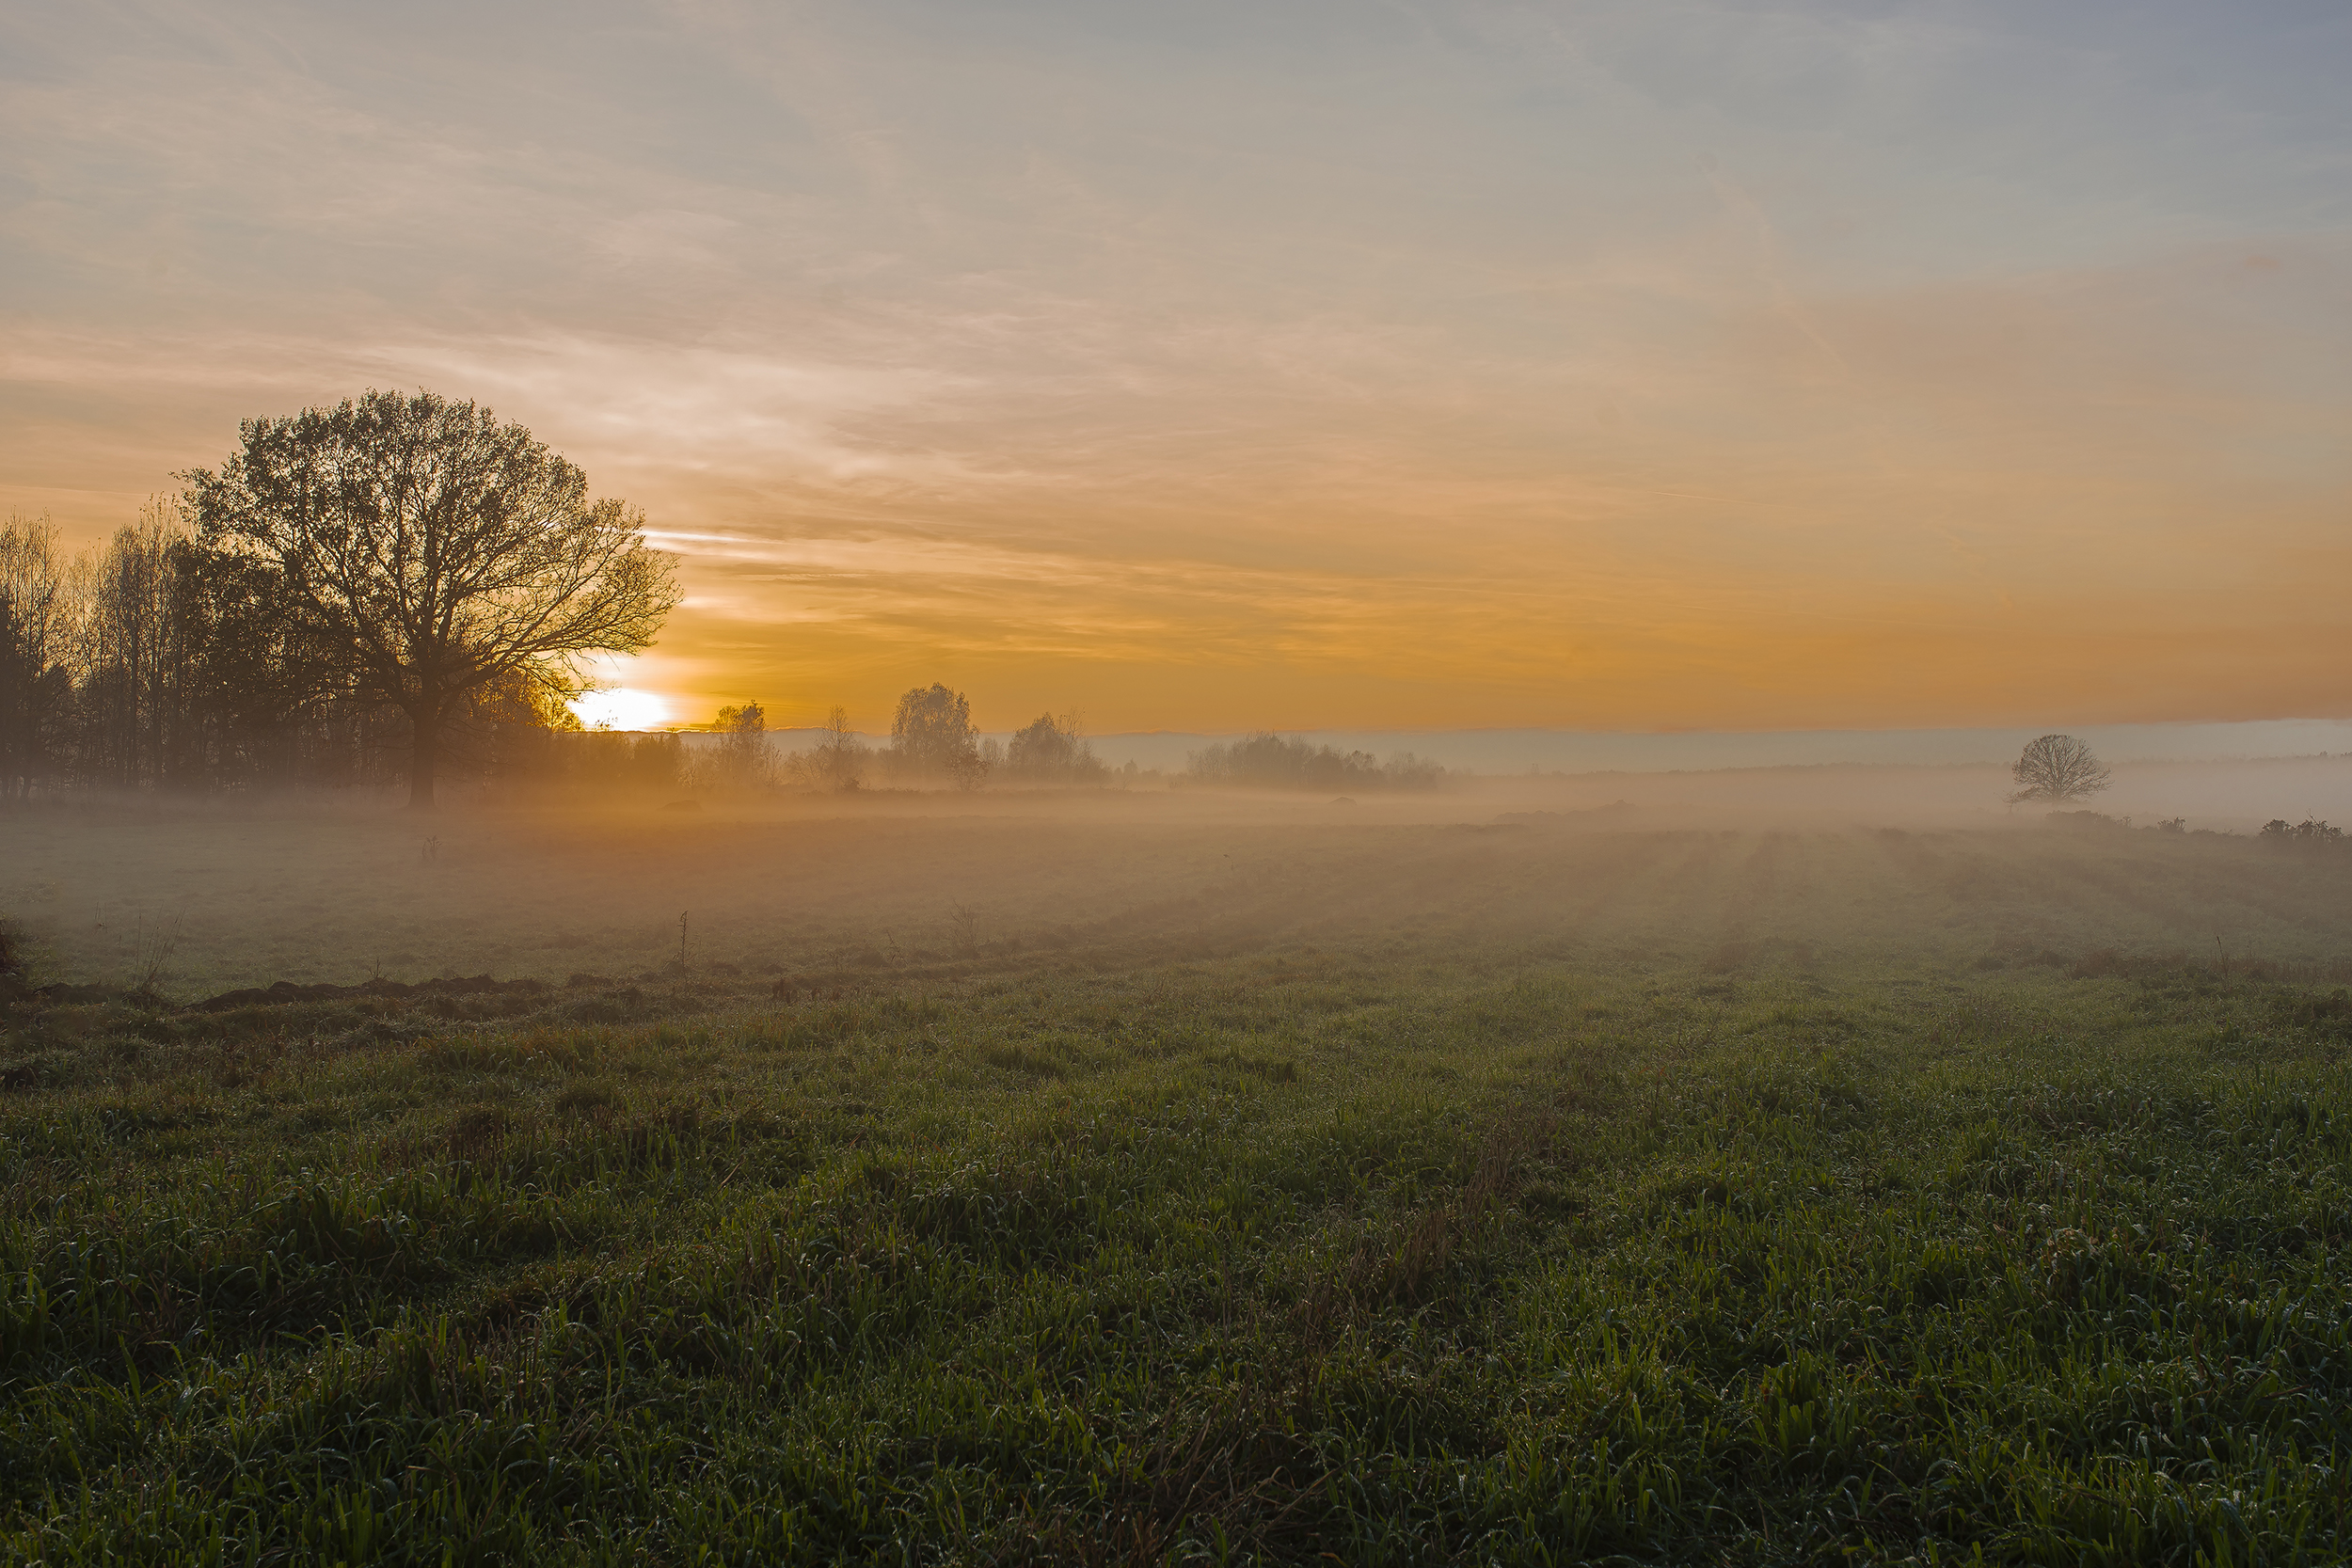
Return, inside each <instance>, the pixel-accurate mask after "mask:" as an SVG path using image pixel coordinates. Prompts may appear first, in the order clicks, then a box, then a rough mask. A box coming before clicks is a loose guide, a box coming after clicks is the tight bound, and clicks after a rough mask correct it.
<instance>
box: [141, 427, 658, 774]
mask: <svg viewBox="0 0 2352 1568" xmlns="http://www.w3.org/2000/svg"><path fill="white" fill-rule="evenodd" d="M240 434H241V436H243V446H242V448H241V450H239V451H235V452H233V453H231V454H230V458H229V460H228V461H227V462H226V463H223V464H222V465H221V466H220V468H219V471H218V472H214V471H212V470H209V469H204V468H199V469H196V470H194V471H193V472H190V473H187V474H184V475H183V476H182V477H183V479H185V480H186V481H187V482H188V487H189V488H188V495H189V499H190V501H191V502H192V503H193V509H194V511H195V513H196V517H197V522H198V527H199V531H200V534H201V536H202V538H203V540H204V542H205V543H206V544H207V545H209V546H215V547H217V548H222V549H226V550H230V551H232V552H236V553H240V554H244V555H246V556H249V557H251V558H253V559H255V560H257V561H258V562H262V564H263V565H265V566H266V567H267V568H269V569H270V570H271V571H272V572H273V573H275V574H278V575H279V577H280V578H281V580H282V584H283V589H284V599H285V601H286V603H287V606H288V608H289V610H290V611H291V612H292V613H294V614H297V615H299V616H301V617H302V618H303V619H304V620H305V621H307V622H308V623H310V625H311V626H312V627H313V628H314V630H315V632H316V634H317V636H318V638H319V640H320V641H321V642H322V643H323V644H324V645H325V646H326V647H327V648H329V649H330V650H331V662H332V663H333V666H334V673H335V676H336V681H337V684H338V685H339V686H340V688H341V689H342V693H343V694H344V695H346V696H349V697H351V698H354V699H356V700H358V701H359V702H363V703H371V704H382V705H386V706H389V707H394V708H398V709H399V710H400V711H401V712H402V713H404V714H405V715H407V717H408V722H409V730H410V735H411V752H410V757H409V767H408V803H409V804H410V805H411V806H417V807H430V806H431V805H432V804H433V785H434V779H435V775H436V773H437V768H438V764H439V761H440V755H441V741H442V732H443V729H444V727H445V726H446V725H447V724H448V723H449V722H450V721H453V720H455V719H460V718H462V717H463V716H464V715H465V714H466V713H467V712H468V711H469V709H470V707H471V705H473V703H474V701H475V700H476V698H477V696H478V695H479V694H480V693H482V692H485V691H486V690H491V689H496V688H498V687H500V686H501V685H508V686H511V685H514V684H516V683H520V684H521V685H523V686H525V687H528V688H530V689H533V690H534V691H536V692H538V693H539V694H540V695H541V696H542V697H543V698H545V699H548V700H552V699H554V698H557V697H567V696H571V695H574V694H576V693H577V692H578V691H579V689H580V678H579V673H578V663H579V661H580V659H582V658H584V657H587V656H588V655H591V654H596V653H635V652H637V651H638V650H639V649H641V648H644V646H646V645H647V644H648V643H650V642H651V641H653V637H654V633H655V632H656V631H657V630H658V629H660V626H661V622H662V619H663V617H665V616H666V615H668V614H669V612H670V611H671V610H673V609H674V608H675V606H676V604H677V601H678V594H677V589H676V586H675V583H674V581H673V580H672V578H671V575H670V566H669V562H668V560H667V558H666V557H663V556H661V555H660V554H658V553H656V552H655V551H653V550H651V549H649V548H647V547H646V545H645V538H644V515H642V514H641V513H638V512H636V511H633V510H631V509H630V508H629V507H628V506H626V505H624V504H623V503H622V502H620V501H617V500H612V499H605V500H591V499H589V497H588V479H587V476H586V475H584V474H582V473H581V472H580V470H579V469H578V468H576V467H573V466H572V465H571V464H569V463H567V462H565V461H564V459H563V458H561V457H559V456H557V455H556V454H555V453H554V452H552V451H548V449H547V448H546V447H545V446H542V445H541V444H540V443H539V442H538V441H536V440H534V439H532V435H531V432H530V431H528V430H525V429H524V428H523V427H522V426H521V425H518V424H513V423H501V421H500V420H498V419H497V418H496V417H495V416H494V415H492V414H491V412H490V411H489V410H488V409H486V408H478V407H476V406H475V405H474V404H470V403H451V402H449V401H448V400H447V399H444V398H439V397H436V396H434V395H433V394H432V393H430V392H419V393H418V394H417V395H416V396H414V397H405V396H403V395H401V394H400V393H398V392H370V393H368V394H367V395H366V396H365V397H363V398H361V399H360V400H359V401H358V402H357V403H344V404H341V405H340V406H338V407H335V408H312V409H309V410H306V411H305V412H303V413H301V414H297V415H295V416H294V417H293V418H292V419H282V420H246V422H245V423H244V425H243V426H241V427H240Z"/></svg>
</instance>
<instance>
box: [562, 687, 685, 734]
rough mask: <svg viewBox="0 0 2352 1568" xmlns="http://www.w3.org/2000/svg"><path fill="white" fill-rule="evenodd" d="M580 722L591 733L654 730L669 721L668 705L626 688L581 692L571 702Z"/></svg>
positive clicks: (664, 700) (661, 699)
mask: <svg viewBox="0 0 2352 1568" xmlns="http://www.w3.org/2000/svg"><path fill="white" fill-rule="evenodd" d="M570 707H571V710H572V712H573V714H574V715H575V716H577V717H578V718H579V720H580V722H581V723H582V724H584V725H586V726H587V727H588V728H589V729H592V730H650V729H656V728H658V727H660V725H661V723H662V722H663V721H666V720H667V719H668V718H669V717H670V705H669V703H668V701H667V700H666V699H664V698H661V697H657V696H655V695H654V694H653V693H652V692H650V691H638V690H633V689H630V688H628V687H626V686H615V687H611V688H609V689H605V690H602V691H588V692H583V693H581V694H580V696H577V697H575V698H573V699H572V700H571V703H570Z"/></svg>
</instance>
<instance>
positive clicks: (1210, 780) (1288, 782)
mask: <svg viewBox="0 0 2352 1568" xmlns="http://www.w3.org/2000/svg"><path fill="white" fill-rule="evenodd" d="M1185 773H1186V775H1187V777H1189V778H1190V779H1191V780H1192V781H1193V782H1195V783H1197V784H1226V785H1236V784H1237V785H1241V786H1244V787H1248V788H1255V789H1316V790H1338V789H1435V788H1437V787H1438V784H1439V783H1440V782H1441V781H1442V780H1443V779H1444V777H1445V769H1444V768H1440V767H1438V764H1436V763H1435V762H1430V761H1425V760H1423V759H1422V758H1420V757H1417V756H1415V755H1413V753H1412V752H1398V753H1397V754H1396V755H1394V756H1392V757H1391V758H1390V759H1389V760H1388V761H1387V762H1385V763H1383V762H1382V761H1380V759H1379V758H1377V757H1375V756H1374V755H1373V754H1372V753H1371V752H1339V751H1335V750H1333V749H1332V748H1331V747H1328V746H1316V745H1313V744H1311V743H1310V742H1309V741H1307V740H1306V739H1305V738H1303V737H1301V736H1279V735H1276V734H1274V733H1273V732H1271V731H1262V732H1260V733H1259V734H1257V735H1251V736H1243V737H1242V738H1241V739H1239V740H1224V741H1219V742H1217V743H1216V745H1214V746H1209V747H1205V748H1203V749H1202V750H1200V751H1198V752H1193V753H1192V755H1191V757H1190V759H1189V763H1188V766H1187V767H1186V768H1185Z"/></svg>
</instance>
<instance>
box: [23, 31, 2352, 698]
mask: <svg viewBox="0 0 2352 1568" xmlns="http://www.w3.org/2000/svg"><path fill="white" fill-rule="evenodd" d="M2045 10H2046V8H2028V7H2024V6H2017V7H2004V6H1980V7H1970V8H1964V9H1963V8H1948V7H1942V6H1930V5H1913V6H1896V7H1869V8H1860V7H1848V6H1841V5H1827V4H1823V5H1809V6H1799V5H1782V6H1769V7H1757V6H1728V5H1675V4H1666V5H1657V4H1645V5H1641V6H1638V7H1637V6H1631V5H1628V6H1623V7H1614V8H1613V7H1609V6H1598V7H1595V6H1574V7H1570V6H1565V5H1562V6H1537V5H1501V4H1492V5H1480V4H1470V5H1459V4H1447V5H1436V4H1429V5H1406V4H1390V5H1386V6H1381V7H1369V8H1368V7H1361V6H1356V5H1349V6H1344V7H1343V6H1339V5H1302V6H1298V7H1290V8H1265V7H1243V6H1230V7H1227V6H1217V5H1207V6H1200V7H1184V8H1168V7H1155V6H1143V5H1136V6H1132V7H1127V6H1110V7H1104V6H1091V5H1090V6H1085V7H1080V6H1075V5H1069V6H1063V5H1046V4H1030V5H1018V4H1009V5H1006V6H1002V7H988V8H969V7H951V6H945V5H894V4H864V5H858V6H849V5H832V4H820V5H800V6H792V7H782V8H778V7H748V6H744V7H735V6H727V5H717V4H696V5H671V6H655V5H646V6H624V5H588V6H580V7H564V8H555V7H517V8H492V9H487V10H485V9H484V8H465V9H462V10H461V9H459V8H454V7H449V8H436V7H431V6H424V7H414V8H399V9H398V10H383V9H380V8H379V9H378V10H375V11H371V12H364V13H363V12H342V11H334V12H329V11H323V10H321V9H319V8H310V7H298V6H294V5H285V6H269V5H252V6H246V7H230V8H219V7H205V8H196V7H192V6H188V7H182V6H172V5H125V6H115V7H91V8H57V9H56V10H55V11H54V12H51V11H44V12H40V13H39V14H36V13H35V12H34V11H33V9H32V8H24V10H23V12H22V13H21V14H19V15H18V16H16V17H15V18H14V19H13V20H12V21H10V22H9V23H8V24H7V25H8V29H9V36H8V50H7V51H6V54H7V57H8V59H9V60H10V61H11V62H13V63H12V64H11V65H10V66H9V67H8V70H9V71H10V73H11V74H10V78H9V80H8V92H7V93H6V94H5V99H4V106H0V134H4V136H5V141H6V144H7V147H8V149H9V150H8V153H7V154H6V158H7V163H6V165H5V166H0V167H4V168H5V181H6V183H5V187H0V189H4V191H5V198H6V204H5V214H6V215H5V238H6V240H7V242H8V245H9V247H10V251H11V254H12V256H14V257H17V258H20V259H21V261H22V264H21V265H18V266H12V268H11V269H10V274H9V277H8V281H7V282H6V283H5V284H0V308H4V309H5V310H6V321H7V325H8V331H7V333H6V335H5V339H0V501H5V502H6V503H8V504H12V505H15V506H17V507H20V508H22V509H25V510H32V511H39V510H44V509H45V510H48V511H51V512H53V513H54V514H56V515H57V516H58V517H59V518H60V519H61V520H63V521H65V522H67V523H68V524H69V526H70V527H72V528H73V529H74V530H76V531H78V532H79V533H81V534H82V535H84V536H86V537H94V536H95V535H96V534H97V533H98V532H100V531H103V529H105V528H108V527H111V526H113V525H114V524H115V523H117V522H119V521H122V520H126V519H127V518H128V516H129V515H132V513H133V512H135V507H136V503H137V500H138V499H140V498H141V497H143V496H144V495H145V494H146V493H148V492H150V491H152V490H156V489H162V488H167V487H168V486H169V485H170V483H172V482H171V480H170V477H169V476H170V474H171V473H172V472H173V471H174V470H177V469H180V468H184V467H190V466H192V465H196V464H206V463H211V462H214V461H216V460H217V459H218V458H219V456H220V455H221V454H222V453H223V452H225V451H227V450H228V448H229V446H230V444H231V443H232V442H233V439H234V431H235V424H236V421H237V420H238V419H239V418H242V417H247V416H251V415H256V414H269V413H280V412H287V411H291V410H292V409H294V408H297V407H300V406H303V405H305V404H312V403H318V402H323V401H330V400H333V399H336V398H339V397H342V396H346V395H349V394H351V393H353V392H355V391H357V390H358V389H359V388H363V387H367V386H372V385H373V386H416V385H426V386H431V387H434V388H437V389H439V390H442V391H445V392H449V393H453V394H456V395H462V396H471V397H476V398H479V399H481V400H483V401H485V402H486V403H489V404H492V405H494V406H495V407H497V408H499V409H500V410H501V412H503V413H505V414H507V415H510V416H512V417H516V418H519V419H522V420H525V421H526V422H528V423H530V424H531V425H532V428H533V429H534V430H536V431H537V432H538V433H539V434H540V435H541V436H544V437H545V438H547V439H548V440H550V441H551V442H553V443H554V444H555V445H557V446H558V447H559V448H560V449H562V450H564V451H566V452H567V453H569V454H570V455H572V456H573V457H575V458H576V459H577V460H579V461H580V462H581V463H582V464H583V466H585V467H587V468H588V469H589V472H590V474H591V476H592V479H594V480H595V481H596V483H597V484H598V485H599V486H600V487H602V488H604V489H607V490H609V491H611V492H614V493H620V494H624V495H627V496H628V497H629V498H630V499H634V500H636V501H639V502H641V503H642V504H644V505H645V506H646V507H647V508H648V510H649V512H650V513H651V515H653V516H654V517H655V518H656V520H657V523H658V525H659V527H660V531H661V536H662V539H663V541H664V543H665V544H667V545H668V546H670V547H673V548H675V549H676V550H678V552H679V553H680V556H681V558H682V561H683V562H684V566H685V577H686V580H687V582H688V585H689V588H690V595H691V596H690V599H689V602H688V604H687V606H686V608H685V609H684V610H681V611H680V613H679V614H678V616H677V617H676V618H675V621H674V622H673V624H672V628H671V631H670V634H669V635H668V636H666V637H665V639H664V641H663V643H662V645H661V647H660V649H658V650H657V651H656V652H655V653H654V654H652V655H649V656H647V657H645V658H644V659H643V660H641V661H639V663H638V666H637V667H636V668H634V669H633V670H631V671H630V672H629V673H628V683H629V684H631V685H633V686H638V687H646V688H649V689H658V690H661V691H664V692H666V693H669V694H672V695H674V696H675V698H676V699H677V700H678V703H679V704H680V705H681V708H682V709H683V710H685V711H696V710H698V709H699V708H701V707H704V706H711V707H715V706H716V705H717V704H718V703H720V702H722V701H740V700H742V699H744V698H747V697H757V698H760V699H762V700H763V701H765V702H767V703H768V705H770V708H771V712H773V713H775V714H776V715H777V716H778V717H779V718H780V719H783V720H785V721H805V720H807V719H811V718H814V717H816V716H818V715H821V713H822V712H823V710H824V709H825V708H826V707H827V706H829V705H831V704H833V703H834V702H845V703H847V704H849V705H850V706H851V708H852V710H853V712H854V713H856V714H857V715H858V717H859V718H860V720H861V721H863V722H865V723H866V724H868V725H869V726H871V725H874V724H878V723H879V722H881V721H882V718H883V715H884V713H885V712H886V707H887V705H888V703H889V701H890V700H891V698H892V697H893V695H894V694H895V693H896V692H897V691H898V690H900V689H904V688H905V687H906V686H907V685H909V684H913V683H915V682H927V681H929V680H930V679H933V678H944V679H947V680H949V681H951V682H954V683H956V684H959V685H961V686H964V687H967V688H968V689H971V690H972V691H973V693H974V696H975V699H976V702H977V704H978V705H979V709H980V712H981V716H982V718H983V721H984V722H989V723H992V724H999V725H1002V724H1006V723H1012V722H1018V721H1021V720H1023V719H1024V718H1025V717H1029V716H1033V713H1034V711H1037V710H1041V709H1043V708H1047V707H1052V708H1055V709H1057V710H1058V709H1064V708H1068V707H1073V706H1075V707H1083V708H1085V709H1086V710H1087V711H1088V712H1089V714H1090V715H1091V716H1092V717H1093V719H1094V721H1096V722H1097V723H1098V724H1100V725H1102V726H1104V727H1113V728H1152V727H1168V728H1183V729H1224V728H1235V727H1242V726H1249V725H1259V724H1266V725H1277V726H1319V727H1368V726H1391V727H1414V728H1428V727H1442V726H1446V725H1453V724H1460V725H1496V724H1560V725H1578V726H1596V727H1630V728H1676V727H1693V726H1708V727H1779V726H1805V725H1832V726H1847V727H1857V726H1870V725H1880V724H1889V725H1895V724H1901V725H1917V724H1937V723H1950V724H1968V723H2012V722H2016V723H2036V722H2042V721H2051V722H2090V721H2154V720H2164V719H2192V718H2198V719H2221V718H2254V717H2265V716H2275V715H2285V714H2302V715H2321V714H2340V713H2343V712H2344V711H2345V708H2346V704H2347V699H2352V681H2348V680H2347V678H2346V677H2344V676H2343V675H2342V674H2341V673H2339V672H2341V671H2343V670H2344V669H2346V668H2347V667H2352V666H2348V665H2347V661H2346V659H2345V657H2344V656H2345V655H2346V654H2347V653H2352V627H2348V625H2347V618H2346V614H2345V612H2344V610H2342V609H2341V608H2340V602H2339V601H2340V600H2341V594H2337V593H2335V592H2334V591H2333V588H2332V584H2333V583H2335V582H2341V581H2342V580H2344V578H2343V577H2342V575H2341V574H2342V571H2343V568H2344V565H2345V564H2346V562H2345V559H2344V557H2345V550H2346V546H2345V543H2344V540H2345V537H2346V536H2345V533H2344V518H2345V516H2346V502H2347V500H2352V446H2347V444H2346V443H2345V442H2344V439H2343V431H2344V429H2345V428H2346V415H2347V413H2352V311H2348V310H2347V309H2346V307H2347V305H2352V178H2348V177H2352V130H2347V127H2346V123H2345V120H2344V116H2343V115H2342V113H2341V110H2340V107H2338V106H2337V98H2338V92H2337V86H2336V85H2337V83H2338V82H2339V81H2340V74H2339V71H2338V70H2337V68H2338V67H2340V66H2342V65H2343V64H2344V63H2346V62H2347V61H2352V20H2347V19H2345V18H2344V17H2343V16H2342V15H2341V13H2340V8H2327V7H2317V6H2313V7H2296V6H2284V5H2255V6H2250V7H2246V8H2232V9H2231V11H2230V12H2229V14H2228V15H2227V16H2226V17H2224V16H2221V15H2219V14H2218V13H2216V12H2214V11H2213V10H2212V8H2203V7H2190V6H2183V7H2180V8H2165V7H2161V6H2158V7H2148V6H2144V5H2135V6H2132V7H2129V8H2123V7H2120V6H2117V7H2100V6H2091V7H2082V8H2067V9H2066V12H2065V14H2064V15H2063V16H2055V17H2054V16H2050V15H2047V14H2045Z"/></svg>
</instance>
